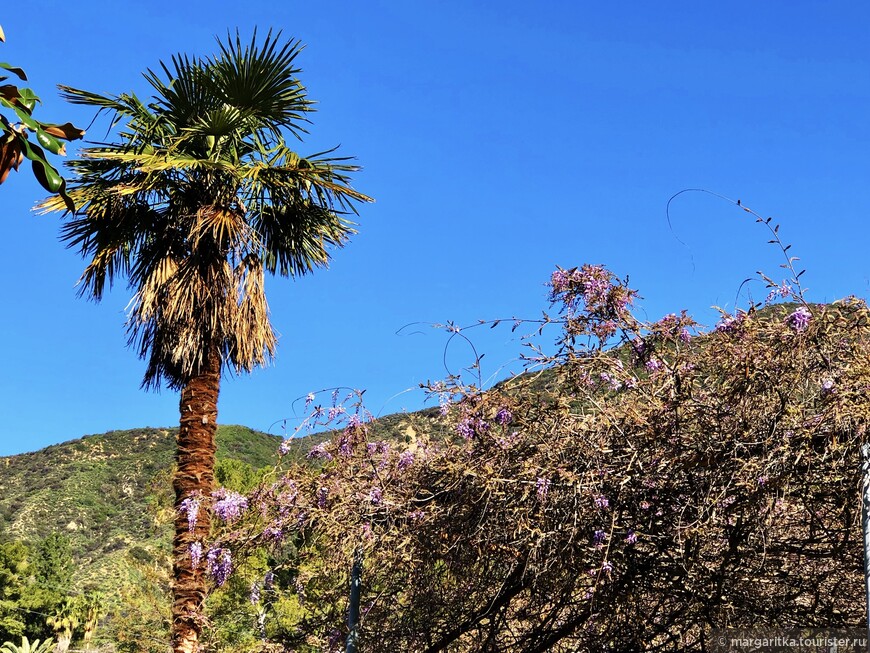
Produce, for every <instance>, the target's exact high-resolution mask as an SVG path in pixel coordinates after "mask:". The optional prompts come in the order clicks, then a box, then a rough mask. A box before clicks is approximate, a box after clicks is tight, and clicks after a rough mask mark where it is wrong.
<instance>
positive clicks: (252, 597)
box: [248, 581, 260, 605]
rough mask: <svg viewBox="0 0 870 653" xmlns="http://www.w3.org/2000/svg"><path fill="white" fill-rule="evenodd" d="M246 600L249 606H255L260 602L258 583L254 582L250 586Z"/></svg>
mask: <svg viewBox="0 0 870 653" xmlns="http://www.w3.org/2000/svg"><path fill="white" fill-rule="evenodd" d="M248 600H249V601H250V602H251V605H257V604H258V603H259V602H260V583H259V582H257V581H254V583H253V584H252V585H251V591H250V592H249V593H248Z"/></svg>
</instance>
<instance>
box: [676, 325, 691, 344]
mask: <svg viewBox="0 0 870 653" xmlns="http://www.w3.org/2000/svg"><path fill="white" fill-rule="evenodd" d="M677 337H678V338H679V339H680V342H689V341H690V340H691V339H692V335H691V334H690V333H689V330H688V329H685V328H683V329H680V333H679V335H678V336H677Z"/></svg>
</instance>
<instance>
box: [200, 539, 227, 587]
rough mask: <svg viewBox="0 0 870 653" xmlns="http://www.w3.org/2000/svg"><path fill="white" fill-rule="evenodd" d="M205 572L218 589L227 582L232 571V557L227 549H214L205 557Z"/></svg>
mask: <svg viewBox="0 0 870 653" xmlns="http://www.w3.org/2000/svg"><path fill="white" fill-rule="evenodd" d="M206 562H207V571H208V574H209V575H210V576H211V577H212V579H213V580H214V582H215V584H216V585H217V586H218V587H220V586H222V585H223V584H224V583H226V582H227V579H228V578H229V577H230V574H231V573H232V571H233V556H232V554H231V553H230V550H229V549H224V548H221V547H215V548H213V549H209V552H208V555H207V556H206Z"/></svg>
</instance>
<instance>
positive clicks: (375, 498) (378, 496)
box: [369, 487, 384, 506]
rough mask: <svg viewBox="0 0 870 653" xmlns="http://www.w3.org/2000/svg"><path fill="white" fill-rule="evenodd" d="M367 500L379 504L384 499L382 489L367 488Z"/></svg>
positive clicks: (374, 504) (375, 504)
mask: <svg viewBox="0 0 870 653" xmlns="http://www.w3.org/2000/svg"><path fill="white" fill-rule="evenodd" d="M369 501H370V502H371V504H372V505H373V506H379V505H381V503H383V501H384V491H383V490H382V489H381V488H379V487H373V488H372V489H371V490H369Z"/></svg>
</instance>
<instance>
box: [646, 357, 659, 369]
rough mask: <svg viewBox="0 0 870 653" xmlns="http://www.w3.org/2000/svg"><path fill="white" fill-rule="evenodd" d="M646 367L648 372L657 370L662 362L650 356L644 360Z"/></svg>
mask: <svg viewBox="0 0 870 653" xmlns="http://www.w3.org/2000/svg"><path fill="white" fill-rule="evenodd" d="M646 369H647V371H649V372H658V371H659V370H660V369H662V362H661V361H660V360H659V359H658V358H650V359H649V360H648V361H647V362H646Z"/></svg>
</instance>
